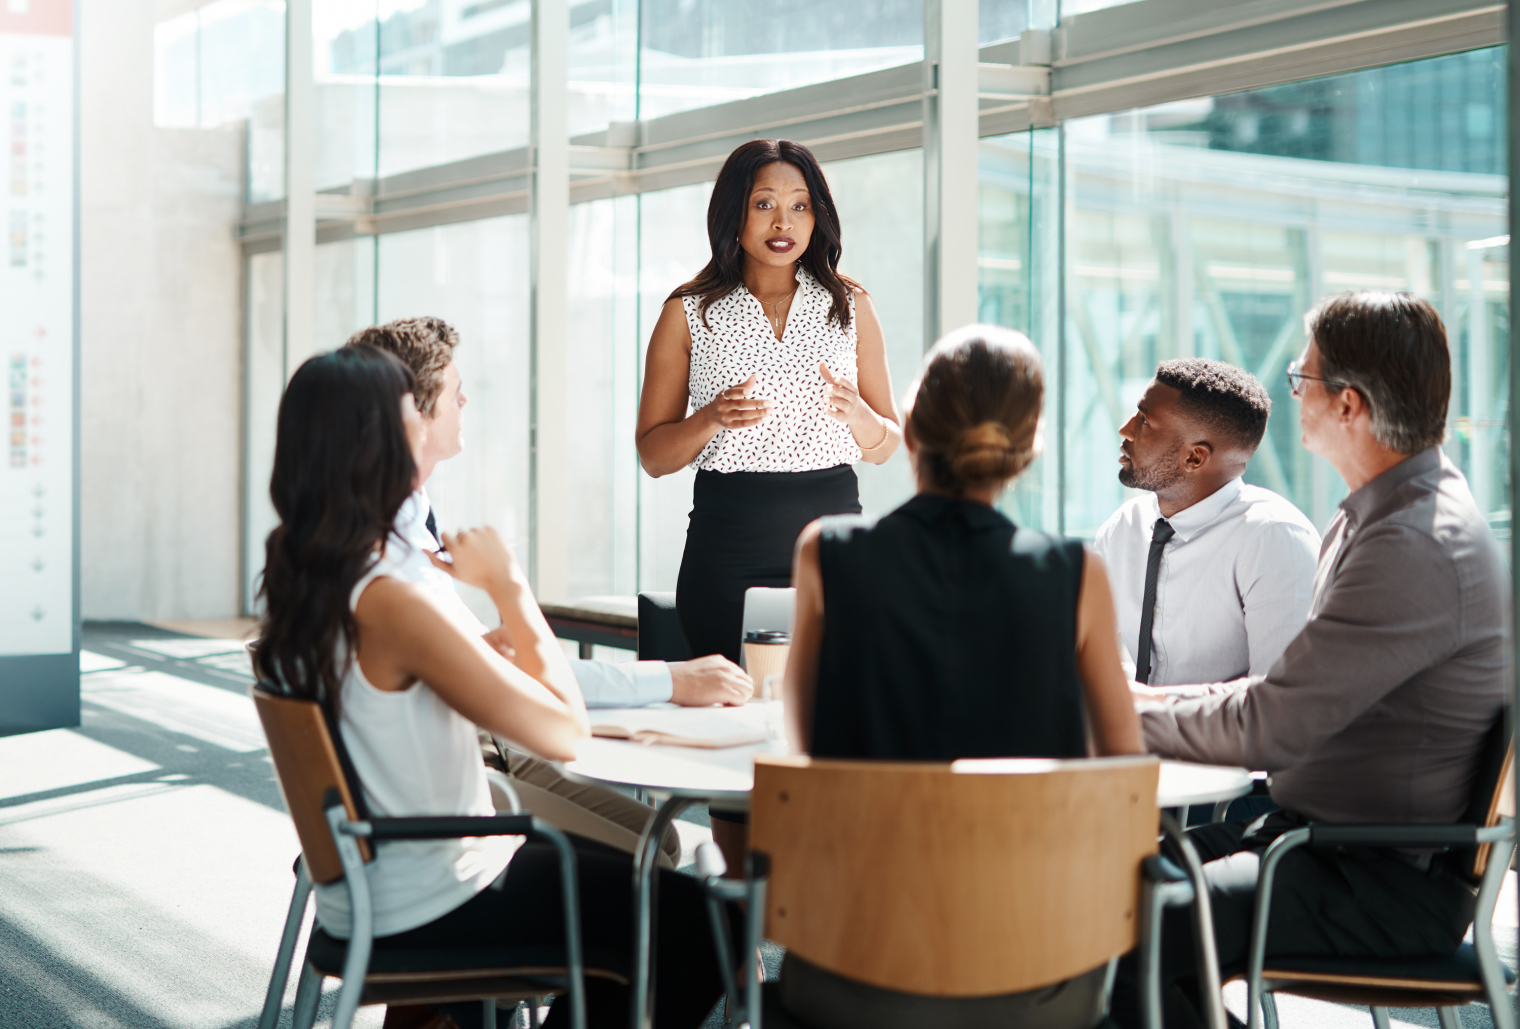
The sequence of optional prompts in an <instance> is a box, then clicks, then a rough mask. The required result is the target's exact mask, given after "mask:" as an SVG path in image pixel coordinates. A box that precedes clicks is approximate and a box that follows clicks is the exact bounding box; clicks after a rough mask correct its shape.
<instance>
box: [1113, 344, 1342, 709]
mask: <svg viewBox="0 0 1520 1029" xmlns="http://www.w3.org/2000/svg"><path fill="white" fill-rule="evenodd" d="M1271 411H1272V401H1271V399H1270V398H1269V397H1268V396H1267V391H1266V389H1265V388H1263V386H1262V384H1261V383H1260V382H1258V381H1257V380H1256V377H1255V376H1253V375H1252V374H1251V373H1250V372H1246V371H1242V370H1241V369H1239V368H1236V367H1234V366H1233V365H1229V364H1225V363H1224V362H1223V361H1210V360H1206V359H1203V358H1183V359H1179V360H1174V361H1163V362H1162V363H1161V365H1160V366H1159V367H1158V368H1157V369H1156V377H1155V379H1153V380H1152V381H1151V383H1150V385H1149V386H1148V387H1147V388H1146V390H1145V394H1144V395H1143V396H1142V397H1141V398H1140V403H1139V404H1138V410H1137V411H1136V412H1135V415H1134V417H1133V418H1131V419H1130V420H1129V421H1128V422H1127V423H1125V425H1124V427H1123V428H1121V429H1120V430H1119V435H1120V437H1121V438H1122V440H1123V442H1122V443H1121V444H1120V446H1119V454H1120V456H1119V481H1120V482H1121V483H1123V484H1124V485H1125V486H1129V487H1132V488H1134V489H1140V490H1145V491H1146V492H1145V493H1143V494H1142V495H1140V496H1138V497H1135V498H1133V499H1131V500H1129V501H1126V502H1125V504H1124V505H1123V506H1122V507H1120V508H1119V510H1118V511H1116V512H1114V514H1113V516H1112V517H1110V518H1109V520H1108V521H1107V522H1105V523H1104V524H1103V527H1102V528H1101V529H1099V530H1098V536H1097V539H1096V540H1094V541H1093V549H1094V550H1095V551H1097V553H1098V554H1099V555H1100V556H1101V557H1102V558H1103V561H1104V563H1105V564H1106V565H1107V566H1108V570H1109V575H1110V577H1111V579H1112V582H1113V590H1114V604H1115V607H1116V608H1117V610H1118V616H1119V636H1120V642H1121V643H1123V645H1124V648H1125V650H1126V651H1127V652H1128V653H1129V654H1130V655H1131V656H1132V658H1133V660H1134V663H1135V671H1134V678H1135V681H1137V682H1140V683H1146V684H1149V685H1151V686H1169V685H1175V684H1182V683H1197V682H1227V681H1229V680H1232V679H1238V678H1240V677H1242V676H1246V675H1262V674H1265V673H1266V671H1267V670H1268V669H1269V668H1271V667H1272V664H1273V663H1274V662H1275V661H1276V660H1277V659H1278V658H1279V657H1280V656H1282V652H1283V651H1284V650H1285V649H1286V648H1287V646H1288V643H1289V642H1290V641H1292V639H1293V637H1294V636H1297V635H1298V632H1299V630H1300V629H1302V628H1303V626H1304V622H1305V621H1306V620H1307V619H1308V617H1309V605H1310V601H1311V600H1312V598H1313V595H1314V569H1315V564H1316V562H1317V561H1318V558H1319V547H1320V538H1319V533H1317V532H1315V530H1314V526H1313V525H1312V524H1311V523H1310V522H1309V520H1308V519H1307V518H1305V517H1304V515H1303V513H1302V512H1301V511H1299V510H1298V508H1296V507H1294V506H1293V505H1292V504H1291V503H1289V502H1288V501H1287V500H1285V499H1284V498H1282V497H1280V496H1278V495H1277V494H1276V493H1273V492H1272V491H1271V490H1266V489H1262V488H1261V487H1259V486H1248V485H1246V484H1245V482H1244V481H1243V479H1242V478H1241V476H1242V475H1243V474H1244V473H1245V470H1246V465H1247V463H1248V462H1249V461H1250V460H1251V455H1252V454H1254V453H1255V452H1256V448H1257V446H1258V445H1259V444H1260V443H1261V440H1262V437H1263V436H1264V435H1265V434H1266V431H1267V418H1268V417H1269V415H1270V414H1271Z"/></svg>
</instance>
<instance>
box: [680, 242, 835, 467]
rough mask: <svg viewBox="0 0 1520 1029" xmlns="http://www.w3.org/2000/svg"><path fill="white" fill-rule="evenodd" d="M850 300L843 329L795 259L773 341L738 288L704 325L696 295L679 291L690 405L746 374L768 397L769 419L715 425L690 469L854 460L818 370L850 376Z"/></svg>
mask: <svg viewBox="0 0 1520 1029" xmlns="http://www.w3.org/2000/svg"><path fill="white" fill-rule="evenodd" d="M849 302H850V327H849V328H848V329H841V328H840V327H839V326H838V324H837V323H835V322H833V321H832V320H830V318H829V305H830V304H831V303H833V298H832V297H831V296H829V291H828V290H826V289H824V288H823V287H822V286H821V285H819V284H818V280H816V279H814V278H813V277H812V276H811V275H809V274H808V272H807V270H806V269H804V268H802V267H801V266H800V265H799V266H798V267H797V295H796V296H795V297H793V298H792V308H791V312H790V314H789V315H788V316H787V319H786V328H785V330H784V331H783V332H782V334H781V338H780V339H779V340H778V339H777V338H776V333H775V332H774V331H773V330H772V329H771V323H770V320H769V319H768V318H767V317H766V313H765V309H764V308H763V307H762V306H761V304H760V301H758V300H756V299H755V297H754V295H753V294H751V293H750V291H749V290H747V289H745V288H744V286H743V285H740V286H739V288H738V289H736V290H734V291H733V292H732V293H730V294H729V295H728V296H726V297H724V298H723V299H722V300H720V301H718V302H717V303H716V304H713V305H712V306H711V307H709V308H708V309H707V326H704V325H703V324H702V320H701V319H700V318H699V317H698V316H697V298H696V297H686V298H685V306H686V325H687V327H688V328H690V329H691V376H690V380H689V383H688V387H687V388H688V392H689V393H690V396H691V406H692V409H693V410H696V409H699V408H702V407H706V406H707V405H708V404H710V403H712V401H713V399H714V398H716V397H717V395H718V394H719V393H720V392H722V391H723V390H725V389H728V388H729V387H730V386H735V385H738V384H739V383H741V382H743V381H744V380H745V379H747V378H749V376H750V373H752V372H753V373H754V374H755V388H754V389H753V390H752V391H751V392H752V395H753V396H757V397H767V398H769V399H771V400H774V401H776V408H775V409H774V410H773V412H772V413H771V416H770V417H769V418H768V419H766V420H765V421H763V422H761V423H760V424H759V425H754V426H751V427H749V428H747V429H720V430H719V431H718V434H717V435H716V436H714V437H713V438H712V440H711V441H709V442H708V444H707V446H706V447H704V448H703V449H702V452H701V453H700V454H698V455H697V459H696V460H695V461H693V462H692V463H691V466H692V467H693V468H697V469H703V470H706V471H712V472H810V471H815V470H817V469H820V468H833V467H835V466H837V465H842V464H854V463H855V462H856V461H858V460H860V447H859V446H858V445H857V444H856V443H855V437H854V436H853V435H852V434H851V433H850V430H849V428H848V427H847V426H845V424H844V423H843V422H838V421H835V420H834V419H833V418H831V417H829V414H828V412H827V411H826V410H825V408H824V400H823V387H824V386H825V385H826V383H825V382H824V379H823V375H822V374H820V373H819V371H818V364H819V362H824V363H826V364H827V365H828V366H829V371H831V372H833V373H834V376H835V377H836V378H841V379H848V380H849V381H851V382H856V381H857V379H856V370H855V296H854V294H853V293H851V294H850V297H849ZM709 326H710V328H709Z"/></svg>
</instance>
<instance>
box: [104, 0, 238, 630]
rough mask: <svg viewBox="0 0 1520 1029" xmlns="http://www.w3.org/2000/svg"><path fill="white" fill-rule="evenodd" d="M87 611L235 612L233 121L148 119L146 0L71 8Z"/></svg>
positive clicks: (121, 614) (158, 615)
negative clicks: (162, 124) (77, 78)
mask: <svg viewBox="0 0 1520 1029" xmlns="http://www.w3.org/2000/svg"><path fill="white" fill-rule="evenodd" d="M81 6H82V10H81V13H80V39H81V50H82V53H81V62H80V63H81V68H82V72H81V83H80V85H81V90H80V92H81V130H80V134H81V141H80V157H81V165H82V172H81V202H80V225H81V293H82V312H81V320H80V324H81V330H82V341H83V342H82V355H81V362H80V367H81V375H82V418H81V420H82V425H81V447H82V451H83V453H82V458H83V460H82V470H81V477H82V485H81V507H82V511H81V520H82V526H81V535H82V542H81V554H80V565H81V574H82V593H83V597H82V608H83V614H84V617H85V618H87V619H91V618H94V619H115V618H121V619H178V618H218V617H227V616H231V615H235V614H237V613H238V608H239V602H238V601H239V596H238V585H239V579H238V577H239V568H238V555H239V545H238V543H239V506H240V490H239V462H240V459H241V456H240V435H241V426H242V413H241V412H242V359H241V355H240V345H241V344H240V332H239V318H240V310H241V296H240V286H239V274H240V272H239V261H238V256H239V255H238V249H237V246H236V244H235V241H234V238H233V226H234V224H235V222H236V220H237V216H238V213H239V196H240V189H241V185H240V183H241V176H242V172H241V166H242V156H241V154H242V142H241V134H240V132H239V131H238V130H237V129H236V128H228V129H210V130H200V129H158V128H154V125H153V52H154V51H153V27H154V23H155V4H154V2H153V0H82V5H81Z"/></svg>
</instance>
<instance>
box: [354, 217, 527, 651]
mask: <svg viewBox="0 0 1520 1029" xmlns="http://www.w3.org/2000/svg"><path fill="white" fill-rule="evenodd" d="M527 256H528V219H527V216H526V215H512V216H509V217H505V218H491V219H488V220H485V221H478V222H464V223H462V224H459V225H440V226H436V227H434V228H428V229H419V230H417V231H415V232H398V233H394V234H391V235H387V236H381V237H380V253H379V273H378V283H379V288H378V291H377V296H378V297H379V305H378V310H377V311H376V312H375V314H374V316H373V317H374V319H375V320H376V321H381V322H385V321H390V320H391V319H393V318H405V317H409V316H413V315H423V314H431V315H437V316H438V317H440V318H443V319H444V320H445V321H447V322H448V323H449V324H451V325H453V326H454V328H456V329H457V330H459V336H460V344H459V348H458V349H457V350H456V351H455V358H454V359H455V362H456V363H457V364H458V365H459V373H460V378H461V388H462V389H463V390H464V394H465V396H466V398H467V400H468V403H467V404H466V406H465V409H464V439H465V448H464V453H462V454H460V455H459V456H458V457H455V458H453V459H451V460H449V461H445V462H444V463H442V464H440V465H439V466H438V469H437V471H435V472H434V473H433V477H432V479H431V480H429V481H428V483H427V491H428V495H429V497H430V498H431V499H432V501H433V507H434V511H435V512H436V514H437V518H438V527H439V529H441V530H443V531H448V532H452V531H454V530H456V529H460V528H464V527H466V526H471V525H493V526H495V527H496V529H497V531H498V532H500V533H501V536H502V539H503V540H505V541H506V543H507V545H508V546H510V547H512V549H513V550H514V551H515V552H516V553H517V554H518V555H519V556H520V557H526V555H527V552H528V549H527V548H528V385H529V379H528V267H527ZM369 320H370V319H369V318H368V317H366V318H365V319H363V324H368V323H369ZM334 340H335V344H334V345H336V343H337V342H341V341H339V340H337V338H336V337H334ZM461 592H464V593H465V594H466V600H467V601H468V602H469V603H470V604H471V606H472V607H474V608H475V609H476V611H477V613H478V614H479V615H480V616H481V618H482V620H484V621H485V622H486V624H488V625H494V624H495V623H496V613H495V608H494V607H493V606H492V605H491V603H490V600H489V599H488V598H487V597H486V596H485V594H483V593H480V592H479V591H476V590H473V589H466V590H462V591H461Z"/></svg>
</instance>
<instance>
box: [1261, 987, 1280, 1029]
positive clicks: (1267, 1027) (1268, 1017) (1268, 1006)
mask: <svg viewBox="0 0 1520 1029" xmlns="http://www.w3.org/2000/svg"><path fill="white" fill-rule="evenodd" d="M1261 1024H1262V1026H1263V1027H1264V1029H1277V998H1276V997H1275V996H1273V995H1272V994H1271V993H1263V994H1262V995H1261Z"/></svg>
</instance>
